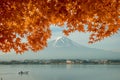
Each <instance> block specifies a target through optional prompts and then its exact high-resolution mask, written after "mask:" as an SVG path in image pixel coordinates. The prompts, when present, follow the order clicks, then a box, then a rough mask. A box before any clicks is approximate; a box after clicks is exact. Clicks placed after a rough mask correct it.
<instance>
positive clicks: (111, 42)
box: [49, 25, 120, 52]
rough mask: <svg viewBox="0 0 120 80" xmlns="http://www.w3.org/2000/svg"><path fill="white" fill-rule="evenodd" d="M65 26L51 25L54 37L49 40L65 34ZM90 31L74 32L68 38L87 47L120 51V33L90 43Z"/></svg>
mask: <svg viewBox="0 0 120 80" xmlns="http://www.w3.org/2000/svg"><path fill="white" fill-rule="evenodd" d="M63 29H64V27H58V26H54V25H51V30H52V37H51V39H50V40H49V41H51V40H53V39H55V38H56V37H59V36H64V34H63V33H62V30H63ZM89 35H90V34H89V33H80V32H74V33H71V34H70V35H69V36H67V37H68V38H70V39H72V40H74V41H75V42H77V43H79V44H81V45H84V46H87V47H92V48H98V49H105V50H111V51H115V52H120V42H119V41H120V33H119V34H115V35H113V36H111V37H109V38H105V39H104V40H102V41H100V42H96V43H94V44H88V40H89Z"/></svg>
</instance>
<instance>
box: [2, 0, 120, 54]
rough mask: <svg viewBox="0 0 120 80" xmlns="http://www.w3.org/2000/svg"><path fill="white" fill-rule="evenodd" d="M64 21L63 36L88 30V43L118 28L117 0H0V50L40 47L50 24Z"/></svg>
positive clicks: (45, 40)
mask: <svg viewBox="0 0 120 80" xmlns="http://www.w3.org/2000/svg"><path fill="white" fill-rule="evenodd" d="M65 23H66V25H67V28H66V29H65V30H63V33H65V35H69V33H71V32H75V31H79V32H90V40H89V43H94V42H96V41H100V40H102V39H104V38H106V37H109V36H111V35H113V34H115V33H117V32H118V30H119V28H120V0H0V50H1V51H3V52H9V51H11V50H14V51H16V53H21V52H24V51H27V50H32V51H38V50H42V49H43V48H44V47H46V46H47V39H49V38H50V36H51V30H50V25H51V24H55V25H58V26H61V27H62V26H63V25H64V24H65ZM23 39H26V41H23Z"/></svg>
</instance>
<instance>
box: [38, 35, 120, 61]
mask: <svg viewBox="0 0 120 80" xmlns="http://www.w3.org/2000/svg"><path fill="white" fill-rule="evenodd" d="M39 55H40V57H41V58H45V59H46V58H47V59H77V58H78V59H120V53H117V52H112V51H105V50H101V49H96V48H89V47H86V46H83V45H80V44H78V43H76V42H74V41H73V40H71V39H69V38H67V37H64V36H62V37H58V38H56V39H55V40H53V41H50V42H49V43H48V47H47V48H46V49H45V50H43V51H40V52H39Z"/></svg>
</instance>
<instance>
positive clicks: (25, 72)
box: [18, 71, 29, 75]
mask: <svg viewBox="0 0 120 80" xmlns="http://www.w3.org/2000/svg"><path fill="white" fill-rule="evenodd" d="M28 73H29V71H20V72H18V74H20V75H22V74H28Z"/></svg>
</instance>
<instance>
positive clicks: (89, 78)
mask: <svg viewBox="0 0 120 80" xmlns="http://www.w3.org/2000/svg"><path fill="white" fill-rule="evenodd" d="M19 71H29V74H28V75H27V74H26V75H25V74H24V75H19V74H18V72H19ZM1 77H2V78H3V80H120V65H72V64H71V65H70V64H69V65H0V79H1Z"/></svg>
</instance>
